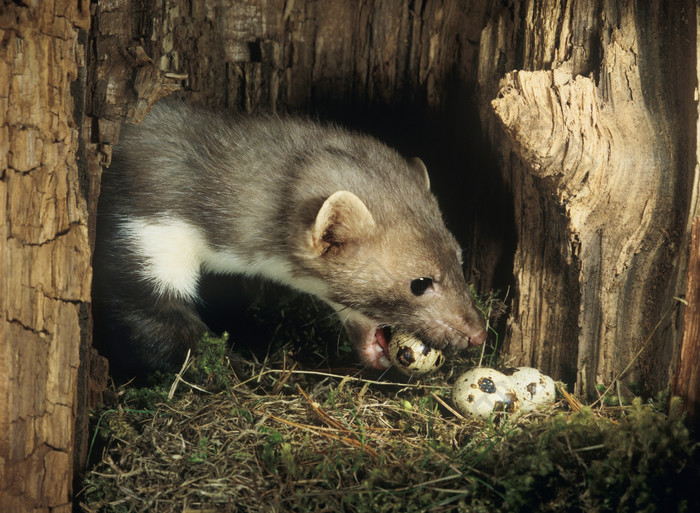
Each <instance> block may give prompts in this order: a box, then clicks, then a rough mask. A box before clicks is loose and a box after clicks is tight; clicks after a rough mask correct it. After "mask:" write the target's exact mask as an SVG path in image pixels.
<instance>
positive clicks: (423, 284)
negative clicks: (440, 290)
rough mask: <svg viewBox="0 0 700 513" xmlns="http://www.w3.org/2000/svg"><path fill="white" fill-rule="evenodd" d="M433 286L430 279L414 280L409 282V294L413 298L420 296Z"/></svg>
mask: <svg viewBox="0 0 700 513" xmlns="http://www.w3.org/2000/svg"><path fill="white" fill-rule="evenodd" d="M432 286H433V279H432V278H427V277H423V278H416V279H415V280H412V281H411V292H413V295H414V296H422V295H423V293H424V292H425V291H426V290H428V289H429V288H430V287H432Z"/></svg>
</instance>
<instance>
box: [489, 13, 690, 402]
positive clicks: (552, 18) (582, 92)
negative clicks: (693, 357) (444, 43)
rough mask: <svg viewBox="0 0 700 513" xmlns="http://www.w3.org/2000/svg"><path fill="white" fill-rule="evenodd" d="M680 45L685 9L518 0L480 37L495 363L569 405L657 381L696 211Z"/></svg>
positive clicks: (676, 339) (668, 357) (669, 352)
mask: <svg viewBox="0 0 700 513" xmlns="http://www.w3.org/2000/svg"><path fill="white" fill-rule="evenodd" d="M696 31H697V25H696V17H695V4H694V3H692V2H684V5H682V6H681V5H678V6H676V7H674V8H673V9H666V8H665V5H664V4H663V3H662V2H651V3H644V4H642V3H640V2H633V1H625V2H617V3H613V2H604V1H601V2H595V1H574V2H569V3H566V4H562V3H560V2H555V1H550V0H532V1H526V2H517V1H513V2H508V3H504V4H503V5H502V6H501V8H500V9H497V10H495V11H494V12H493V14H492V17H491V20H490V21H489V22H488V24H487V26H486V28H485V29H484V32H483V34H482V39H481V53H480V71H479V77H480V88H481V90H480V93H481V100H480V103H481V113H482V120H483V124H484V127H486V129H487V131H488V133H489V138H490V140H491V142H492V145H493V147H494V148H499V150H500V155H501V161H502V163H503V171H504V174H503V176H504V180H505V181H506V182H507V183H508V184H509V185H510V187H511V190H512V193H513V201H514V205H515V209H514V212H515V225H516V226H517V227H518V247H517V251H516V255H515V261H514V275H515V279H516V296H515V302H514V306H513V313H512V317H511V320H510V322H509V327H508V334H507V343H506V349H507V352H508V354H509V356H510V357H511V358H512V359H513V360H514V362H515V363H518V364H534V365H535V366H537V367H539V368H541V369H543V370H544V371H546V372H549V373H551V374H553V375H554V376H555V377H556V378H560V379H564V380H565V381H567V382H568V383H575V384H576V385H575V389H576V391H577V392H591V391H592V390H593V387H594V385H596V384H598V383H605V384H608V383H610V382H612V381H613V380H614V379H616V378H618V377H619V375H620V373H621V372H622V371H623V370H624V369H625V368H626V367H627V365H628V364H629V363H630V362H632V361H634V362H635V364H634V366H633V369H632V371H631V372H629V373H628V375H626V376H625V378H626V379H625V380H626V381H627V382H629V381H637V382H640V383H641V384H642V385H643V388H645V389H646V390H647V391H649V392H656V391H658V390H660V389H662V388H664V387H666V386H668V384H669V382H670V378H671V374H672V370H673V364H674V362H675V357H676V354H677V351H678V348H679V346H680V340H681V336H682V323H681V317H680V313H679V312H680V309H679V308H676V306H677V302H676V300H675V299H674V296H679V295H682V294H683V291H684V287H685V283H684V279H685V272H686V266H687V250H686V248H687V247H688V243H689V240H690V239H689V234H690V231H689V229H690V222H691V221H692V219H693V217H694V216H695V215H696V213H697V208H698V207H697V197H698V194H697V193H698V185H697V183H698V182H697V175H696V173H697V172H696V170H695V158H694V152H695V149H694V141H693V138H692V134H693V133H694V132H695V122H694V118H695V112H696V107H695V103H694V101H693V88H694V86H695V80H696V77H695V71H696V67H697V62H696V53H695V40H696ZM513 69H518V70H519V71H511V70H513ZM669 77H672V79H671V80H668V78H669Z"/></svg>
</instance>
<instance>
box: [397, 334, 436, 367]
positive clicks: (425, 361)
mask: <svg viewBox="0 0 700 513" xmlns="http://www.w3.org/2000/svg"><path fill="white" fill-rule="evenodd" d="M388 351H389V359H390V360H391V363H393V364H394V367H396V368H397V369H398V370H399V371H401V372H403V373H404V374H409V375H414V376H422V375H424V374H428V373H429V372H434V371H436V370H438V369H439V368H440V367H442V364H443V363H445V355H444V354H443V352H442V351H440V350H439V349H435V348H432V347H430V346H428V345H426V344H425V343H424V342H423V341H422V340H420V339H419V338H417V337H415V336H413V335H409V334H407V333H402V332H393V333H392V334H391V340H390V341H389V345H388Z"/></svg>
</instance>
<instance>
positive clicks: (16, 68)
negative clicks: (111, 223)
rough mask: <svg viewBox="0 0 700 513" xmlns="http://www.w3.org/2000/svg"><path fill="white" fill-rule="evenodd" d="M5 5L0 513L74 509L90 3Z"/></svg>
mask: <svg viewBox="0 0 700 513" xmlns="http://www.w3.org/2000/svg"><path fill="white" fill-rule="evenodd" d="M32 4H33V5H34V6H33V7H29V6H28V5H26V4H24V3H22V2H14V3H12V2H10V3H7V2H5V3H4V4H3V6H2V7H0V40H2V44H0V217H1V218H2V233H1V234H0V258H2V267H0V341H1V344H0V397H2V400H0V509H2V510H3V511H21V512H25V511H49V510H51V511H54V512H56V511H65V512H68V511H71V509H72V506H71V499H72V496H71V495H72V491H71V488H72V475H73V436H74V425H75V416H76V403H77V401H76V389H77V374H78V365H79V358H78V354H79V347H80V343H81V338H83V337H87V336H89V335H88V334H87V333H86V332H85V331H84V330H81V323H80V317H81V310H82V309H83V307H84V304H85V303H86V302H88V301H89V300H90V281H91V270H90V247H89V245H88V237H87V208H86V202H85V198H84V197H83V192H82V191H81V186H80V179H79V173H78V166H77V164H76V159H75V154H76V151H77V148H78V128H77V125H76V122H75V119H74V117H73V116H74V106H75V104H74V100H73V97H72V94H71V86H72V84H73V82H74V81H76V80H77V79H78V75H79V69H80V66H82V64H83V51H84V49H83V47H82V45H81V44H80V43H79V42H78V39H79V35H80V33H81V31H84V30H85V29H87V28H88V26H89V22H90V16H89V2H88V1H82V2H75V1H68V0H64V1H61V0H55V1H46V2H34V3H32Z"/></svg>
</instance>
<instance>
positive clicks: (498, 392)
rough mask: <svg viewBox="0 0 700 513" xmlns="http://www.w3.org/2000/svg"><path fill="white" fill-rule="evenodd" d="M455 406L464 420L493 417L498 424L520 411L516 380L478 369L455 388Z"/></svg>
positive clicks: (492, 370) (491, 371) (468, 373)
mask: <svg viewBox="0 0 700 513" xmlns="http://www.w3.org/2000/svg"><path fill="white" fill-rule="evenodd" d="M452 402H453V403H454V405H455V407H456V408H457V409H458V410H459V412H460V413H462V414H463V415H464V416H467V417H477V418H481V419H488V418H490V417H492V416H494V420H495V421H499V420H500V418H501V416H502V415H503V414H510V413H515V412H516V411H518V410H519V408H520V401H519V400H518V394H517V393H516V387H515V383H514V382H513V380H512V379H511V378H510V377H508V376H506V375H505V374H503V373H501V372H499V371H497V370H495V369H490V368H487V367H476V368H474V369H471V370H469V371H467V372H465V373H464V374H462V375H461V376H459V377H458V378H457V380H456V381H455V383H454V386H453V387H452Z"/></svg>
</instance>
